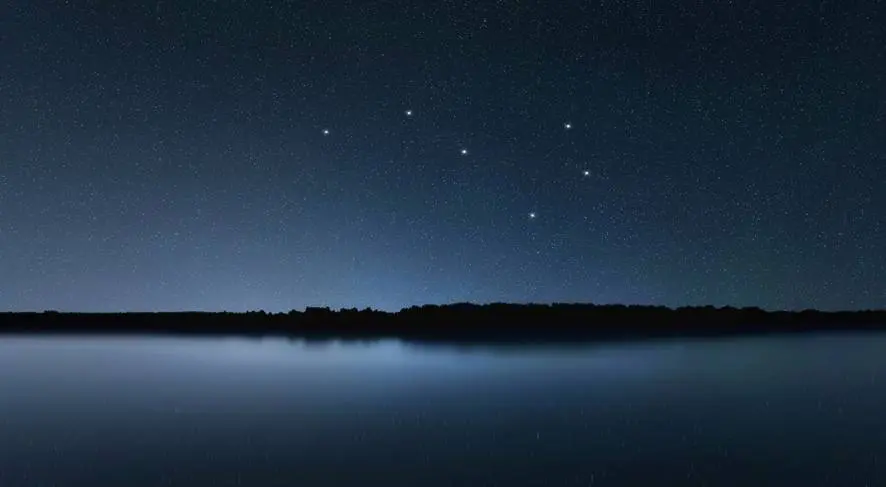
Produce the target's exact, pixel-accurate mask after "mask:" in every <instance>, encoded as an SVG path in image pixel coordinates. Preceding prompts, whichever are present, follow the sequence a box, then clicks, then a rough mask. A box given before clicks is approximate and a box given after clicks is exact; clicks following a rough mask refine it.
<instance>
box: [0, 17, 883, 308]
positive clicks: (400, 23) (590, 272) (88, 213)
mask: <svg viewBox="0 0 886 487" xmlns="http://www.w3.org/2000/svg"><path fill="white" fill-rule="evenodd" d="M884 12H886V4H884V3H883V2H881V1H875V0H869V1H845V2H844V1H840V2H835V1H822V2H817V1H813V2H802V1H769V0H767V1H753V2H747V1H712V2H697V1H682V0H680V1H676V2H658V3H653V2H649V1H609V0H606V1H597V2H578V1H568V0H567V1H556V2H553V1H551V2H529V1H507V0H499V1H496V2H486V1H411V2H407V1H403V2H400V1H369V0H366V1H357V0H355V1H342V2H323V1H317V2H311V1H298V2H282V1H277V2H260V1H248V2H247V1H233V0H227V1H225V0H220V1H217V2H210V1H205V2H195V1H186V0H177V1H171V0H163V1H151V2H128V1H119V2H117V1H111V0H102V1H98V0H96V1H78V0H72V1H68V2H56V1H42V0H11V1H10V0H6V1H5V2H3V3H2V6H0V309H6V310H43V309H57V310H81V311H119V310H181V309H195V310H223V309H225V310H247V309H265V310H268V311H281V310H289V309H292V308H295V309H301V308H302V307H304V306H313V305H318V306H331V307H335V308H337V307H351V306H356V307H361V308H362V307H365V306H371V307H374V308H381V309H388V310H394V309H399V308H400V307H402V306H409V305H413V304H423V303H448V302H456V301H473V302H491V301H508V302H527V301H532V302H551V301H582V302H588V301H590V302H596V303H612V302H620V303H641V304H663V305H668V306H679V305H695V304H713V305H717V306H722V305H735V306H746V305H759V306H762V307H764V308H788V309H796V308H805V307H816V308H822V309H836V308H852V309H854V308H873V307H886V250H884V247H886V224H884V223H883V218H884V216H886V13H884Z"/></svg>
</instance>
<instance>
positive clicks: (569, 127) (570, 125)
mask: <svg viewBox="0 0 886 487" xmlns="http://www.w3.org/2000/svg"><path fill="white" fill-rule="evenodd" d="M563 128H565V129H566V130H569V129H571V128H572V124H571V123H569V122H566V123H564V124H563Z"/></svg>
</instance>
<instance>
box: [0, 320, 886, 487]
mask: <svg viewBox="0 0 886 487" xmlns="http://www.w3.org/2000/svg"><path fill="white" fill-rule="evenodd" d="M884 352H886V335H876V334H842V335H840V334H819V335H806V336H793V337H752V338H741V339H719V340H669V341H652V342H637V343H610V344H582V345H572V346H559V345H536V346H462V347H453V346H444V345H421V344H408V343H400V342H397V341H385V342H372V343H356V342H327V343H318V344H310V343H304V342H300V341H292V340H286V339H248V338H174V337H12V336H6V337H0V486H3V487H25V486H27V487H35V486H52V485H57V486H99V485H109V486H110V485H120V486H123V485H125V486H161V485H176V486H188V487H193V486H227V485H231V486H233V485H244V486H294V485H299V486H305V485H308V486H333V485H341V486H344V485H379V486H385V487H390V486H455V485H470V486H491V485H501V486H523V485H526V486H529V485H564V486H569V485H575V486H589V485H591V486H607V485H609V486H626V485H714V486H742V487H745V486H749V485H758V486H759V485H805V486H815V485H833V486H841V487H846V486H865V485H870V486H873V485H884V481H886V475H884V472H883V462H884V455H886V381H884V379H886V376H884V374H886V353H884Z"/></svg>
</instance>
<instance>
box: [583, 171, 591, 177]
mask: <svg viewBox="0 0 886 487" xmlns="http://www.w3.org/2000/svg"><path fill="white" fill-rule="evenodd" d="M581 173H582V175H584V176H585V177H587V176H590V175H591V171H588V170H587V169H585V170H584V171H582V172H581Z"/></svg>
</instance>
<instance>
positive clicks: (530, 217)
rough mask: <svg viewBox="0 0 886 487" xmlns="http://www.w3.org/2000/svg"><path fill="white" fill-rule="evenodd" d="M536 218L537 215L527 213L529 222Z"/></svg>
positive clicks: (532, 212) (531, 212)
mask: <svg viewBox="0 0 886 487" xmlns="http://www.w3.org/2000/svg"><path fill="white" fill-rule="evenodd" d="M536 216H537V215H536V214H535V212H534V211H530V212H529V219H530V220H533V219H535V217H536Z"/></svg>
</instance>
